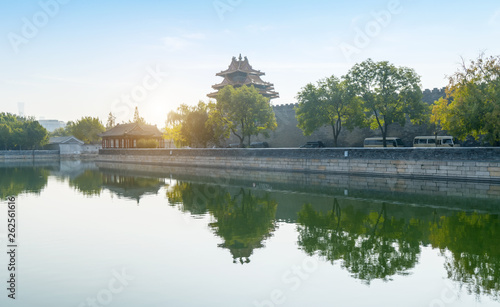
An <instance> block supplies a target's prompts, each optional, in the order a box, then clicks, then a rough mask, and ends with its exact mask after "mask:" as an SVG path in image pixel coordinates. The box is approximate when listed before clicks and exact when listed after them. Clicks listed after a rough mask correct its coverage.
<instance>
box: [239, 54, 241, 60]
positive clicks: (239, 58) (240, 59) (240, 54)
mask: <svg viewBox="0 0 500 307" xmlns="http://www.w3.org/2000/svg"><path fill="white" fill-rule="evenodd" d="M239 60H240V61H241V53H240V57H239Z"/></svg>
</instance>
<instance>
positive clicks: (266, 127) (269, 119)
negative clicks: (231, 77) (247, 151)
mask: <svg viewBox="0 0 500 307" xmlns="http://www.w3.org/2000/svg"><path fill="white" fill-rule="evenodd" d="M210 115H211V122H212V123H214V124H215V125H216V126H218V127H224V128H225V129H227V130H229V131H231V133H232V134H233V135H235V136H236V137H237V138H238V139H239V140H240V145H241V146H243V144H244V142H245V140H248V145H250V138H251V136H252V135H259V134H263V135H264V136H268V135H269V131H270V130H274V129H276V127H277V124H276V118H275V116H274V111H273V108H272V106H271V104H270V103H269V99H268V98H265V97H264V96H262V95H261V94H260V93H259V91H258V90H257V89H255V87H253V86H250V87H248V86H246V85H244V86H241V87H238V88H234V87H233V86H231V85H228V86H225V87H224V88H223V89H221V90H220V91H219V93H218V95H217V103H216V104H215V106H214V108H213V110H212V112H210Z"/></svg>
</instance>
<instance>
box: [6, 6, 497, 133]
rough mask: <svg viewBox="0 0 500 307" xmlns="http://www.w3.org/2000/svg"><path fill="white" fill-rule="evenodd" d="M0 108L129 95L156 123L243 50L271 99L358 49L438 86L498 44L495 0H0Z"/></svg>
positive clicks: (63, 113) (60, 115) (117, 106)
mask: <svg viewBox="0 0 500 307" xmlns="http://www.w3.org/2000/svg"><path fill="white" fill-rule="evenodd" d="M0 29H1V36H0V37H1V39H0V112H1V111H4V112H11V113H17V111H18V102H24V109H25V114H26V115H32V116H36V117H37V118H41V117H42V118H45V119H59V120H64V121H68V120H76V119H78V118H80V117H82V116H87V115H88V116H98V117H99V118H101V120H102V121H103V123H105V121H106V118H107V114H108V113H109V112H110V111H111V112H113V113H114V114H116V115H117V116H118V117H119V120H120V121H121V120H128V119H130V118H131V117H132V115H133V108H134V107H135V106H136V105H137V106H138V107H139V110H140V112H141V115H142V116H143V117H145V119H146V120H147V121H149V122H152V123H155V124H158V126H159V127H163V125H164V121H165V119H166V116H167V113H168V112H169V111H170V110H172V109H175V108H176V107H177V106H178V105H179V104H181V103H187V104H191V105H194V104H196V103H197V102H198V100H205V101H207V100H208V98H207V97H206V94H207V93H209V92H211V91H212V89H211V86H212V85H213V84H216V83H219V82H221V81H222V78H220V77H216V76H215V73H217V72H219V71H221V70H225V69H226V68H227V66H228V65H229V63H230V61H231V58H232V57H233V56H238V55H239V54H240V53H241V54H242V56H247V57H248V59H249V61H250V64H252V66H253V67H254V68H255V69H259V70H262V71H264V72H265V73H266V75H265V76H263V77H262V78H263V80H264V81H268V82H272V83H274V85H275V89H276V91H278V92H279V94H280V98H279V99H276V100H273V101H272V103H273V104H283V103H292V102H295V96H296V95H297V92H298V91H299V90H300V89H301V88H302V87H303V86H304V85H306V84H307V83H309V82H316V81H317V80H318V79H321V78H324V77H327V76H330V75H332V74H335V75H337V76H341V75H343V74H345V73H346V72H347V71H348V70H349V68H350V67H351V66H352V65H353V64H355V63H357V62H361V61H363V60H365V59H367V58H372V59H374V60H375V61H382V60H387V61H389V62H391V63H393V64H395V65H398V66H407V67H411V68H414V69H415V70H416V72H417V73H418V74H419V75H420V76H421V77H422V86H423V88H434V87H442V86H445V85H446V84H447V80H446V78H445V77H446V75H451V74H452V73H453V72H454V71H455V70H456V69H457V67H458V64H459V62H460V61H461V57H463V58H465V59H467V60H470V59H474V58H476V57H477V56H478V55H479V53H481V52H485V53H486V54H487V55H500V39H499V38H500V2H498V0H488V1H481V0H480V1H475V2H473V1H457V0H454V1H435V0H434V1H426V0H421V1H419V0H399V1H385V0H384V1H373V0H372V1H354V0H353V1H334V0H333V1H332V0H330V1H294V0H288V1H279V0H267V1H261V0H252V1H250V0H220V1H219V0H217V1H214V0H203V1H202V0H200V1H182V2H181V1H168V0H163V1H160V0H156V1H154V0H142V1H127V0H120V1H118V0H59V1H57V0H41V1H30V0H23V1H16V0H1V2H0Z"/></svg>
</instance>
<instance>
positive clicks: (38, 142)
mask: <svg viewBox="0 0 500 307" xmlns="http://www.w3.org/2000/svg"><path fill="white" fill-rule="evenodd" d="M23 128H24V132H25V135H26V136H25V138H26V142H27V144H26V145H27V146H28V147H30V148H32V149H35V148H41V147H42V146H44V145H46V144H47V143H48V142H49V136H48V132H47V130H46V129H45V128H44V127H42V125H40V123H39V122H38V121H27V122H25V123H24V127H23Z"/></svg>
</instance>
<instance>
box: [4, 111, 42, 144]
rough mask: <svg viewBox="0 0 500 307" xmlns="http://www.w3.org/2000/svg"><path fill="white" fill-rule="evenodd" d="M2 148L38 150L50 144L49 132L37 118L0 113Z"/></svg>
mask: <svg viewBox="0 0 500 307" xmlns="http://www.w3.org/2000/svg"><path fill="white" fill-rule="evenodd" d="M0 134H1V136H0V148H3V149H36V148H40V147H42V146H43V145H45V144H47V143H48V132H47V130H46V129H45V128H43V127H42V126H41V125H40V123H39V122H38V121H36V120H35V118H32V117H28V118H25V117H19V116H16V115H12V114H9V113H0Z"/></svg>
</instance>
